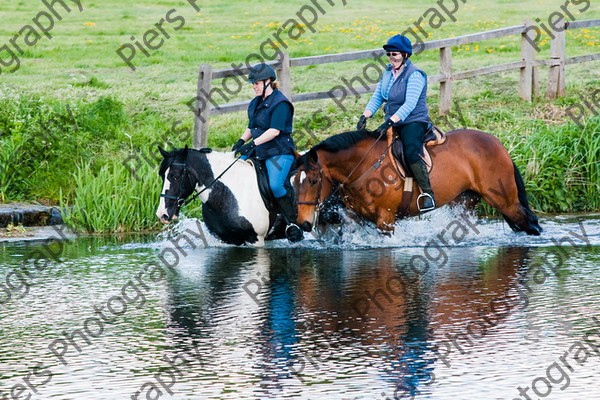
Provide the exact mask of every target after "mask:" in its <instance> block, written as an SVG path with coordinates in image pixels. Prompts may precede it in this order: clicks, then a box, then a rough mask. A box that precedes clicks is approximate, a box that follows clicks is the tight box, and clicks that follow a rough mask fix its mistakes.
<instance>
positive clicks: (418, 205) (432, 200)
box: [417, 192, 435, 213]
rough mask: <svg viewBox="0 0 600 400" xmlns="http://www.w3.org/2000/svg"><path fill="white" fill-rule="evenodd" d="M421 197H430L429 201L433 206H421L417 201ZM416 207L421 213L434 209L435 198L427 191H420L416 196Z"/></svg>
mask: <svg viewBox="0 0 600 400" xmlns="http://www.w3.org/2000/svg"><path fill="white" fill-rule="evenodd" d="M421 197H429V198H430V199H431V202H432V203H433V207H427V208H421V205H420V203H419V200H421ZM417 208H418V209H419V212H421V213H423V212H427V211H431V210H434V209H435V200H434V199H433V196H431V195H430V194H429V193H425V192H423V193H421V194H420V195H419V196H418V197H417Z"/></svg>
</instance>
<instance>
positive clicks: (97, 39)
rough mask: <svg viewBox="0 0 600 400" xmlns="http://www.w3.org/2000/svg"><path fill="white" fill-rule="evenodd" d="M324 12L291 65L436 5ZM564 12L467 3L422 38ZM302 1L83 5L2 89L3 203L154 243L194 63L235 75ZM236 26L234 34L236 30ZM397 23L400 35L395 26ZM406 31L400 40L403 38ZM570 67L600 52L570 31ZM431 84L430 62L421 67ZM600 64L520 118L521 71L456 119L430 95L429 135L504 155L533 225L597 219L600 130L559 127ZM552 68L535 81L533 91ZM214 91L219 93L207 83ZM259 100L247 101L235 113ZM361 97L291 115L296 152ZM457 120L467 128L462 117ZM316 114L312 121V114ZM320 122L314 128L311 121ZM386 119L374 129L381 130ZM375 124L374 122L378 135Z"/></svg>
mask: <svg viewBox="0 0 600 400" xmlns="http://www.w3.org/2000/svg"><path fill="white" fill-rule="evenodd" d="M321 3H323V7H324V9H325V10H326V13H325V15H322V16H320V18H319V20H318V22H317V23H315V25H314V29H315V31H314V32H312V31H311V30H308V29H306V30H305V32H304V33H302V35H300V36H299V37H298V38H297V39H294V40H291V39H289V40H287V42H286V46H287V49H285V50H286V51H288V52H289V54H290V56H291V57H301V56H310V55H317V54H326V53H338V52H344V51H353V50H365V49H370V48H376V47H380V46H381V44H382V43H384V42H385V40H386V39H387V38H388V37H389V36H390V35H392V34H394V33H397V32H398V31H402V30H403V29H404V28H400V26H407V25H409V24H411V23H412V22H414V21H415V20H417V19H418V18H419V17H420V16H422V15H423V13H424V12H425V10H427V8H428V7H431V6H432V5H435V3H433V2H432V3H431V4H429V5H425V4H417V3H415V2H408V1H401V2H388V1H382V0H376V1H352V2H347V4H346V5H342V2H341V1H339V2H338V1H336V2H334V3H339V4H336V5H335V6H330V5H329V3H327V2H325V1H322V2H321ZM562 4H564V1H547V2H543V4H542V2H534V1H528V2H517V1H510V0H505V1H502V2H499V3H493V4H492V3H489V2H486V1H483V0H474V1H468V2H467V3H466V4H464V5H461V7H460V8H459V10H458V11H457V12H456V14H455V17H456V19H457V20H456V21H451V20H450V19H447V20H446V21H445V22H444V23H443V24H442V25H441V27H439V28H438V29H429V28H428V31H429V39H441V38H445V37H451V36H458V35H462V34H468V33H474V32H480V31H487V30H492V29H497V28H499V27H505V26H511V25H517V24H521V23H522V22H523V18H524V17H529V18H532V19H534V18H541V19H542V20H544V19H546V18H547V16H548V15H549V14H550V12H551V11H553V10H560V6H561V5H562ZM41 5H42V3H39V4H37V3H35V2H33V3H30V4H27V5H25V4H24V3H22V2H19V3H11V4H10V5H7V6H6V7H4V9H3V10H2V11H0V17H2V18H3V22H5V23H3V25H2V26H1V27H0V37H5V38H8V37H12V35H13V34H14V33H15V32H17V31H18V30H19V28H20V27H21V26H23V24H25V23H27V22H28V21H30V20H31V18H32V17H33V16H34V15H35V14H36V13H37V12H38V11H39V10H38V9H40V6H41ZM303 5H305V2H303V1H299V0H298V1H296V0H294V1H287V2H275V3H273V4H272V5H267V4H266V3H263V2H258V1H255V2H252V1H251V2H244V3H235V2H222V1H216V2H211V3H210V4H206V5H203V6H202V10H200V11H199V12H196V11H195V10H193V8H192V7H191V6H190V5H189V4H188V3H187V2H184V1H172V0H162V1H160V2H154V3H153V4H147V3H146V4H144V3H143V2H141V3H140V2H137V3H135V4H133V5H131V4H124V3H123V2H117V1H114V0H107V1H104V2H102V3H98V4H90V5H89V6H86V5H85V4H84V12H81V13H78V12H77V13H74V12H73V13H70V14H68V15H67V14H65V16H64V18H63V20H62V21H57V22H56V26H55V28H54V30H53V31H52V35H53V37H52V39H50V40H49V39H47V38H43V39H40V40H39V42H38V43H37V44H36V45H35V46H34V47H31V48H28V49H27V51H26V52H25V53H24V54H23V55H21V57H20V61H21V66H20V68H19V70H17V71H16V72H15V73H13V74H9V73H6V72H4V71H3V73H2V75H0V149H1V152H0V200H1V201H3V202H9V201H34V200H35V201H40V202H43V203H52V204H56V203H58V202H59V201H62V202H63V203H64V204H69V205H73V206H74V213H73V215H71V216H69V217H67V219H68V221H69V223H70V224H71V225H72V226H74V227H75V228H76V229H78V230H87V231H113V232H114V231H133V230H144V229H154V228H157V226H158V225H157V223H156V218H155V217H154V215H153V213H154V210H155V208H156V205H157V202H158V197H157V196H158V191H159V187H158V184H159V181H158V178H157V176H156V170H157V166H158V162H159V156H158V153H157V150H156V145H158V144H160V145H162V146H165V147H169V146H177V147H181V146H183V145H184V144H191V142H192V139H191V128H192V124H193V120H192V114H191V112H190V111H189V109H188V108H187V106H185V103H186V102H187V101H188V100H189V99H190V98H191V97H193V96H194V95H195V89H196V78H197V68H198V65H199V64H200V63H209V64H211V65H213V67H216V68H218V67H225V66H229V65H231V63H240V62H243V61H244V59H245V57H246V56H247V54H248V53H249V52H254V51H257V50H258V48H259V46H260V44H261V43H263V42H264V41H265V39H267V38H272V37H273V34H274V33H275V32H277V30H278V29H279V28H280V27H281V25H282V23H283V22H285V21H286V20H287V19H289V18H292V17H294V16H295V13H296V12H297V11H298V10H299V9H300V8H301V7H302V6H303ZM571 7H573V8H572V12H573V15H574V16H575V18H576V19H578V20H579V19H590V18H600V6H598V5H596V4H594V5H591V6H590V7H589V9H588V10H586V11H585V12H578V11H577V9H578V8H580V7H581V6H579V7H575V6H574V5H571ZM173 8H174V9H175V10H176V13H177V14H178V15H181V16H182V17H183V18H184V19H185V25H184V26H183V27H182V28H181V30H178V31H173V30H169V33H170V35H171V36H172V37H171V38H170V39H168V40H166V41H165V42H164V44H163V45H162V47H161V48H160V49H159V50H156V51H153V52H152V53H151V54H150V55H149V56H148V57H146V56H144V55H143V54H142V53H141V52H139V51H138V53H139V54H137V55H136V57H135V59H134V61H133V63H134V64H135V66H136V71H132V70H131V69H130V68H129V67H127V66H126V65H125V64H124V62H123V61H122V60H121V58H119V56H118V55H117V54H116V50H117V49H119V47H120V46H121V45H123V44H125V43H130V42H131V40H130V39H129V37H130V36H131V35H134V36H136V38H138V39H140V38H141V37H142V36H143V34H144V32H145V31H147V30H148V29H150V28H152V27H153V26H154V24H155V23H156V22H158V21H159V20H160V19H161V18H162V17H164V16H165V14H166V12H167V11H169V10H170V9H173ZM232 21H234V22H235V23H232ZM398 21H402V23H401V24H399V23H398ZM399 25H400V26H399ZM567 44H568V56H575V55H580V54H588V53H592V52H598V51H600V50H598V49H599V48H600V29H586V30H579V31H567ZM539 45H540V47H541V49H542V51H541V52H540V53H539V55H538V58H546V57H548V50H549V41H548V35H547V34H543V35H542V38H541V39H540V41H539ZM519 49H520V39H519V38H518V37H516V36H515V37H509V38H503V39H498V40H494V41H490V42H486V43H485V44H480V45H463V46H458V47H455V48H453V68H454V69H455V70H465V69H471V68H476V67H478V66H484V65H491V64H498V63H503V62H508V61H514V60H518V59H520V55H519V51H520V50H519ZM414 61H415V62H416V63H417V64H418V65H419V66H420V67H421V68H423V69H424V70H426V71H427V72H428V73H430V74H435V73H437V71H438V69H439V66H438V54H437V52H433V51H429V52H424V53H423V54H421V55H420V56H419V57H416V58H415V60H414ZM363 65H364V64H361V63H360V62H347V63H338V64H327V65H322V66H314V67H306V68H294V69H293V71H292V72H293V75H292V79H293V91H294V92H296V93H299V92H306V91H317V90H329V89H331V88H332V87H333V86H335V85H337V84H339V83H340V77H342V76H345V77H352V76H355V75H356V74H358V73H359V72H360V71H361V69H362V67H363ZM597 65H598V62H597V61H595V62H591V63H586V64H579V65H569V66H568V68H567V83H568V86H567V97H565V98H562V99H558V100H556V101H547V100H545V99H542V98H537V99H535V100H534V101H533V102H532V103H526V102H523V101H521V100H520V99H519V98H518V71H515V72H511V73H502V74H494V75H488V76H483V77H478V78H474V79H471V80H468V81H460V82H456V83H455V84H454V94H455V99H456V100H457V104H458V106H457V105H456V104H455V106H454V107H453V110H452V115H451V116H450V117H449V118H448V119H442V118H441V117H440V116H439V115H438V114H437V111H436V110H437V103H438V93H439V91H438V88H437V86H433V87H431V88H430V89H429V98H430V100H429V105H430V109H431V115H432V118H433V120H434V121H435V122H436V123H437V124H438V125H440V126H441V127H443V128H445V129H451V128H452V127H453V126H455V127H459V126H460V127H462V126H468V127H472V128H478V129H481V130H485V131H488V132H491V133H493V134H495V135H496V136H498V137H499V138H500V139H501V141H502V142H503V143H504V144H505V146H506V147H507V148H508V149H509V151H510V153H511V155H512V157H513V158H514V159H515V162H516V163H517V165H518V166H519V168H520V169H521V171H522V173H523V176H524V179H525V182H526V186H527V190H528V193H529V195H530V198H531V203H532V206H533V207H534V208H535V209H536V210H537V211H540V212H575V211H598V210H600V204H599V203H600V196H598V193H599V190H598V189H599V186H600V171H599V170H598V168H599V167H598V164H599V163H598V161H599V159H600V156H599V152H600V143H599V139H598V138H599V137H600V136H599V135H598V133H599V132H600V122H599V119H598V118H596V119H592V118H590V117H591V112H590V111H589V110H588V111H587V116H586V125H585V126H584V127H583V128H582V127H580V126H578V125H576V124H575V123H574V122H573V121H571V119H570V118H569V117H568V116H567V115H566V113H565V110H566V109H567V108H568V107H569V105H571V104H575V103H582V101H583V100H584V99H589V98H590V95H591V93H592V92H593V91H594V90H595V89H599V88H600V68H597ZM546 71H547V69H545V68H542V69H541V72H542V73H541V78H542V79H541V85H542V91H543V88H544V85H545V77H546V75H547V74H546ZM215 84H216V85H218V84H219V82H218V81H217V82H215ZM251 96H252V94H251V89H250V87H244V88H243V90H242V91H241V92H240V93H239V94H237V95H235V96H232V98H231V101H236V100H245V99H249V98H250V97H251ZM367 101H368V96H363V97H360V98H348V99H347V100H346V101H345V102H344V108H345V109H344V110H341V109H340V108H339V107H337V106H336V105H335V104H334V103H333V102H331V101H324V100H323V101H314V102H305V103H298V104H297V105H296V114H295V115H296V117H295V126H296V130H297V132H301V131H302V132H306V131H310V132H311V133H312V134H313V135H314V138H312V139H311V140H310V141H308V142H307V141H306V140H300V143H302V146H301V147H303V148H307V147H308V146H309V145H311V144H314V143H315V142H316V141H317V140H319V139H323V138H325V137H327V136H329V135H331V134H335V133H339V132H342V131H345V130H350V129H352V128H353V127H354V125H355V123H356V120H357V115H359V114H360V113H361V112H362V109H363V108H364V106H365V104H366V102H367ZM459 109H460V115H459V112H458V111H459ZM315 112H317V113H316V114H315ZM315 115H316V117H315ZM380 117H381V116H379V118H380ZM210 122H211V125H210V131H209V146H211V147H214V148H218V149H225V148H228V147H230V146H231V144H232V143H234V142H235V140H236V139H237V138H238V137H239V135H240V134H241V132H242V131H243V129H244V127H245V123H246V118H245V114H244V113H235V114H228V115H223V116H218V117H213V118H211V121H210ZM378 122H379V120H377V121H372V122H371V123H370V127H371V128H373V127H375V126H376V125H377V124H378Z"/></svg>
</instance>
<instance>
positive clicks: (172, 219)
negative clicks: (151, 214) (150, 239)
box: [160, 214, 177, 225]
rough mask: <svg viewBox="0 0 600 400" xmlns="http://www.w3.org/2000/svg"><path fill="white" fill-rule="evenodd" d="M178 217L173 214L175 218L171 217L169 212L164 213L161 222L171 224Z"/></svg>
mask: <svg viewBox="0 0 600 400" xmlns="http://www.w3.org/2000/svg"><path fill="white" fill-rule="evenodd" d="M176 219H177V215H173V218H169V216H168V215H167V214H163V215H162V216H161V217H160V222H162V223H163V224H165V225H166V224H169V223H171V221H175V220H176Z"/></svg>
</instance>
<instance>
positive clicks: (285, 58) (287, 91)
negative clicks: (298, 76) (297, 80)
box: [277, 52, 292, 101]
mask: <svg viewBox="0 0 600 400" xmlns="http://www.w3.org/2000/svg"><path fill="white" fill-rule="evenodd" d="M281 54H282V56H281V58H280V61H281V68H280V69H279V72H278V75H279V76H278V77H277V78H278V80H279V82H280V83H281V85H280V87H279V88H280V90H281V93H283V94H284V95H285V97H287V98H288V99H289V100H290V101H292V76H291V64H290V55H289V54H288V53H283V52H282V53H281Z"/></svg>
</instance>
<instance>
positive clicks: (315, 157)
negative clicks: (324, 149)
mask: <svg viewBox="0 0 600 400" xmlns="http://www.w3.org/2000/svg"><path fill="white" fill-rule="evenodd" d="M308 159H309V160H310V162H311V163H317V162H319V155H318V154H317V151H316V150H315V149H310V150H309V151H308Z"/></svg>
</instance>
